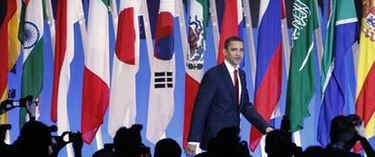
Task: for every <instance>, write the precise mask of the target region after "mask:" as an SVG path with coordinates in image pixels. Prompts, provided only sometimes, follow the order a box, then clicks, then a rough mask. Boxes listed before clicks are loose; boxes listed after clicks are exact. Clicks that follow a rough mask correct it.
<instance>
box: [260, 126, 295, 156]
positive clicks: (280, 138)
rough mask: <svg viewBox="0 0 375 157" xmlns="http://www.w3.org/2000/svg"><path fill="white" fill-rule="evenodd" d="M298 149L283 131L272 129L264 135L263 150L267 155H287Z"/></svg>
mask: <svg viewBox="0 0 375 157" xmlns="http://www.w3.org/2000/svg"><path fill="white" fill-rule="evenodd" d="M298 149H299V148H298V147H297V146H296V144H294V143H292V141H291V140H290V138H289V134H288V133H287V132H285V131H281V130H273V131H271V132H270V133H268V134H267V136H266V146H265V150H266V152H267V154H268V156H269V157H270V156H272V157H275V156H280V157H289V156H292V155H293V154H294V153H296V152H297V151H298Z"/></svg>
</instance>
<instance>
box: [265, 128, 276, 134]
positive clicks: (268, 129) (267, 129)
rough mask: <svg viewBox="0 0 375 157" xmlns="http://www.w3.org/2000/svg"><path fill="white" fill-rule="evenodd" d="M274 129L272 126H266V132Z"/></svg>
mask: <svg viewBox="0 0 375 157" xmlns="http://www.w3.org/2000/svg"><path fill="white" fill-rule="evenodd" d="M273 130H274V129H273V128H272V127H267V128H266V134H268V133H270V132H271V131H273Z"/></svg>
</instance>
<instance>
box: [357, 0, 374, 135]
mask: <svg viewBox="0 0 375 157" xmlns="http://www.w3.org/2000/svg"><path fill="white" fill-rule="evenodd" d="M362 4H363V6H362V13H363V15H362V19H361V33H360V39H359V40H360V41H359V43H360V46H359V47H360V48H359V56H358V65H357V82H356V114H357V115H359V116H360V117H362V119H363V121H364V124H365V135H366V138H371V137H373V136H374V134H375V130H374V111H375V96H374V93H375V65H374V61H375V53H374V52H375V6H374V4H375V0H364V1H363V2H362Z"/></svg>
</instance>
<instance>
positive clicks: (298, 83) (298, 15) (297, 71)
mask: <svg viewBox="0 0 375 157" xmlns="http://www.w3.org/2000/svg"><path fill="white" fill-rule="evenodd" d="M292 13H293V21H292V27H293V30H292V52H291V57H290V68H289V79H288V92H287V108H286V114H287V116H288V117H289V119H290V130H291V131H292V132H294V131H298V130H300V129H302V128H303V120H304V119H305V118H306V117H308V116H309V115H310V113H309V111H308V105H309V103H310V101H311V98H312V96H313V94H314V91H315V83H314V77H315V76H314V75H315V74H314V73H315V65H314V58H313V56H314V55H313V53H312V52H313V48H314V39H313V35H314V30H315V29H316V28H317V27H318V21H317V17H316V8H315V4H314V1H312V0H295V1H294V3H293V11H292Z"/></svg>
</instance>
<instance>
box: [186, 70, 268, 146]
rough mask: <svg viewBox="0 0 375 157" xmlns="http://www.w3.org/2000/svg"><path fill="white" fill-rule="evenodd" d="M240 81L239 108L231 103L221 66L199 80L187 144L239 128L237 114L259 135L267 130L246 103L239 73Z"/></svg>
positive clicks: (231, 89)
mask: <svg viewBox="0 0 375 157" xmlns="http://www.w3.org/2000/svg"><path fill="white" fill-rule="evenodd" d="M239 76H240V81H241V100H240V101H239V103H240V104H236V103H235V99H234V97H235V96H234V95H235V94H234V85H233V82H232V79H231V77H230V74H229V71H228V70H227V67H226V66H225V64H224V63H223V64H220V65H217V66H215V67H213V68H211V69H210V70H208V71H207V72H206V73H205V74H204V76H203V79H202V82H201V84H200V87H199V91H198V94H197V97H196V99H195V104H194V109H193V113H192V120H191V127H190V132H189V136H188V141H189V142H200V147H201V148H202V149H205V150H207V143H208V141H209V140H210V139H212V138H214V137H215V136H216V135H217V133H218V132H219V131H220V130H221V129H223V128H227V127H233V126H236V127H239V126H240V113H242V114H243V115H244V117H245V118H246V119H247V120H248V121H250V122H251V123H252V124H253V125H255V127H256V128H257V129H258V130H260V131H261V132H263V133H264V132H265V130H266V128H267V127H268V126H269V125H268V124H267V123H266V122H265V121H264V119H263V118H262V117H261V116H260V115H259V114H258V113H257V112H256V110H255V109H254V108H253V105H252V104H251V103H250V102H249V95H248V91H247V88H246V80H245V78H246V77H245V72H244V71H243V70H241V69H239Z"/></svg>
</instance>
